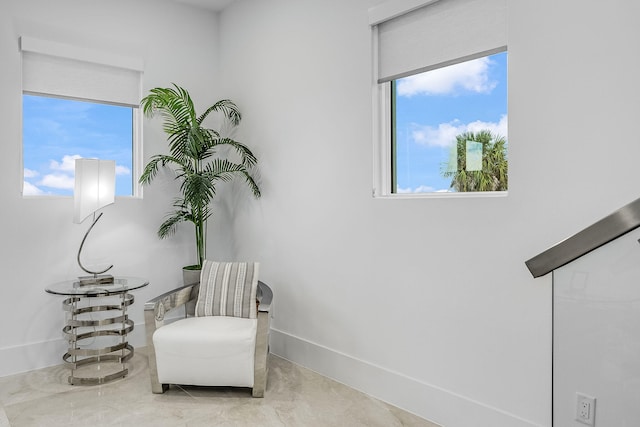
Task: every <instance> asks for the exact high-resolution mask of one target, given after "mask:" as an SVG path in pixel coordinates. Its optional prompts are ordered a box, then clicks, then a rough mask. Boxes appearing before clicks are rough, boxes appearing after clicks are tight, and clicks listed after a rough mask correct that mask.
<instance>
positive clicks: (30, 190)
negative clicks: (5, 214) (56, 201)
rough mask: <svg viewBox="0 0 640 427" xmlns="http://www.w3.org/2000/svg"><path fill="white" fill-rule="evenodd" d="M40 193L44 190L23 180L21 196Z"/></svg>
mask: <svg viewBox="0 0 640 427" xmlns="http://www.w3.org/2000/svg"><path fill="white" fill-rule="evenodd" d="M41 194H44V191H42V190H41V189H39V188H38V187H36V186H35V185H33V184H31V183H29V182H27V181H24V182H23V183H22V195H23V196H39V195H41Z"/></svg>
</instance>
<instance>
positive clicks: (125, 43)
mask: <svg viewBox="0 0 640 427" xmlns="http://www.w3.org/2000/svg"><path fill="white" fill-rule="evenodd" d="M176 23H177V26H176ZM21 35H29V36H32V37H36V38H41V39H50V40H53V41H58V42H64V43H71V44H76V45H79V46H85V47H92V48H98V49H101V50H105V51H108V52H117V53H120V54H124V55H129V56H138V57H141V58H142V59H143V60H144V62H145V73H144V79H143V84H144V87H143V91H144V93H147V91H148V90H149V89H150V88H152V87H156V86H166V85H169V84H170V83H171V82H176V83H178V84H181V85H184V86H185V87H186V88H188V89H189V90H191V92H192V93H193V94H194V97H195V98H196V99H195V102H196V104H197V105H199V106H200V107H205V106H207V105H210V104H211V103H212V102H213V101H215V100H216V99H217V98H216V97H215V96H216V92H217V90H218V88H219V85H218V82H217V79H215V77H214V72H215V69H216V67H217V44H216V41H217V19H216V16H215V15H214V14H212V13H206V12H203V11H201V10H196V9H192V8H188V7H186V6H183V5H174V4H173V3H167V2H163V1H158V0H156V1H150V0H137V1H135V2H131V1H126V0H114V1H108V2H106V1H105V2H85V1H81V0H61V1H55V2H51V1H47V0H9V1H2V2H0V58H2V61H1V62H2V69H1V71H0V92H1V93H2V97H0V117H2V118H3V130H2V139H1V141H2V142H1V146H2V156H0V200H2V202H1V208H0V219H1V224H2V232H1V237H0V275H1V283H2V286H1V287H0V324H2V325H3V327H2V333H1V335H0V360H2V364H0V376H2V375H8V374H12V373H16V372H21V371H24V370H29V369H34V368H36V367H40V366H47V365H53V364H59V363H61V356H62V350H63V349H64V347H65V343H64V342H63V341H62V339H61V331H60V329H61V327H62V323H63V319H64V317H63V312H62V310H61V301H62V298H61V297H56V296H53V295H49V294H46V293H45V292H44V288H45V286H46V285H48V284H50V283H54V282H56V281H61V280H65V279H68V278H73V277H75V276H77V275H79V274H83V273H82V271H81V270H80V269H79V267H78V266H77V264H76V259H75V257H76V252H77V249H78V246H79V244H80V240H81V239H82V236H83V234H84V232H85V231H86V229H87V228H88V226H89V224H87V223H86V222H85V223H83V224H81V225H77V224H73V223H72V205H73V201H72V199H71V198H68V197H67V198H63V197H57V198H46V197H39V198H22V197H21V195H20V188H21V185H20V184H21V183H20V179H21V171H20V168H21V160H20V158H21V141H20V140H21V118H20V117H21V71H20V53H19V50H18V38H19V37H20V36H21ZM144 141H145V143H144V152H145V158H148V157H149V156H150V155H152V154H155V153H157V152H159V151H160V150H166V144H165V137H164V135H163V133H162V131H161V129H160V120H159V119H155V120H153V121H151V122H150V121H148V120H147V121H145V126H144ZM174 191H175V186H174V183H173V182H172V181H171V180H170V179H167V180H165V178H164V177H163V178H161V180H159V181H157V182H156V183H154V184H153V185H152V186H151V187H148V188H145V191H144V199H143V200H142V199H132V198H117V199H116V203H115V204H114V205H112V206H109V207H107V208H106V209H105V210H104V212H105V215H104V217H103V218H102V220H101V221H100V223H99V224H98V225H97V226H96V228H95V229H94V230H93V231H92V234H91V236H90V239H89V241H88V243H87V245H86V247H85V250H84V252H83V256H85V257H86V258H85V259H86V260H90V259H91V258H95V259H99V260H100V262H102V261H104V262H112V263H113V264H115V267H114V269H113V272H114V274H118V275H138V276H144V277H147V278H149V279H150V281H151V285H150V286H149V287H147V288H145V289H143V290H140V291H137V292H136V293H135V298H136V304H135V305H134V306H133V309H132V310H131V311H130V315H131V317H133V319H134V320H135V322H136V324H137V328H136V330H135V331H134V337H133V339H134V341H135V342H136V344H141V343H143V341H141V340H140V337H141V336H143V335H144V327H143V323H142V321H143V316H142V306H143V302H144V301H145V300H147V299H149V298H150V297H151V296H153V295H157V294H159V293H161V292H164V291H165V290H168V289H170V288H173V287H175V286H176V285H178V284H179V283H180V282H181V280H182V279H181V267H182V266H183V265H187V264H190V263H193V262H194V260H195V254H194V252H195V251H194V248H193V243H192V242H193V237H192V234H191V230H189V229H188V228H187V227H186V226H185V228H184V230H183V231H180V232H179V234H178V235H177V236H176V237H174V238H172V239H170V240H165V241H160V240H159V239H158V238H157V237H156V234H155V233H156V230H157V227H158V225H159V224H160V222H161V221H162V218H163V216H164V214H165V212H167V211H168V210H169V208H170V201H171V200H172V198H173V197H174V195H175V192H174Z"/></svg>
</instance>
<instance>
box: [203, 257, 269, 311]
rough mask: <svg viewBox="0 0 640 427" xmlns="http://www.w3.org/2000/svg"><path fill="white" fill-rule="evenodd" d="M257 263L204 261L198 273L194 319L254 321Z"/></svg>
mask: <svg viewBox="0 0 640 427" xmlns="http://www.w3.org/2000/svg"><path fill="white" fill-rule="evenodd" d="M259 265H260V264H259V263H257V262H253V263H248V262H215V261H209V260H205V261H204V263H203V264H202V272H201V273H200V292H199V294H198V301H197V302H196V316H232V317H244V318H249V319H255V318H256V317H257V315H258V314H257V308H256V290H257V288H258V267H259Z"/></svg>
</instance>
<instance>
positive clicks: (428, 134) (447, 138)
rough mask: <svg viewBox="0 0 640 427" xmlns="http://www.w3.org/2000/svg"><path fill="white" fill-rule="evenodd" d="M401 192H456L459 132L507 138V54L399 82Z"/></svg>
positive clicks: (397, 108)
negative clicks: (451, 165) (454, 158)
mask: <svg viewBox="0 0 640 427" xmlns="http://www.w3.org/2000/svg"><path fill="white" fill-rule="evenodd" d="M396 92H397V96H396V132H397V143H396V167H397V174H396V178H397V192H398V193H421V192H438V191H450V189H449V184H450V179H445V178H442V176H441V174H440V171H441V170H442V168H443V165H446V162H447V161H448V159H449V157H450V154H451V147H452V146H453V144H454V142H455V137H456V135H458V134H460V133H462V132H466V131H472V132H477V131H479V130H482V129H488V130H491V131H492V132H494V133H498V134H500V135H502V136H504V137H505V138H507V136H508V135H507V53H506V52H502V53H499V54H495V55H492V56H488V57H483V58H478V59H475V60H472V61H467V62H462V63H459V64H455V65H452V66H449V67H444V68H440V69H437V70H433V71H428V72H426V73H422V74H416V75H413V76H410V77H406V78H404V79H399V80H397V81H396Z"/></svg>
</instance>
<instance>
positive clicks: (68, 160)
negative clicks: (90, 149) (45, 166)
mask: <svg viewBox="0 0 640 427" xmlns="http://www.w3.org/2000/svg"><path fill="white" fill-rule="evenodd" d="M81 158H82V156H79V155H77V154H74V155H72V156H69V155H65V156H63V157H62V162H58V161H56V160H51V161H50V162H49V167H50V168H51V170H54V171H61V172H72V173H73V172H75V170H76V159H81Z"/></svg>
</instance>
